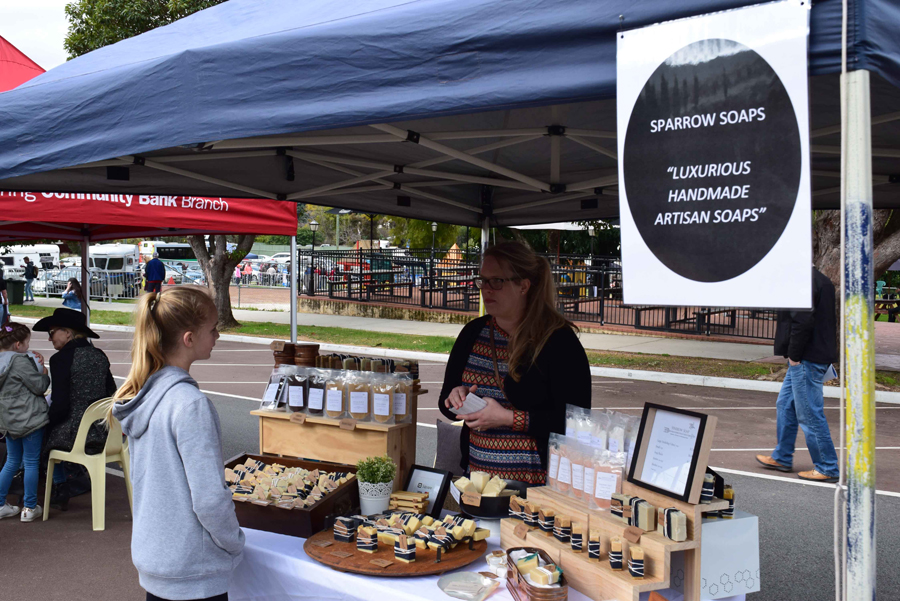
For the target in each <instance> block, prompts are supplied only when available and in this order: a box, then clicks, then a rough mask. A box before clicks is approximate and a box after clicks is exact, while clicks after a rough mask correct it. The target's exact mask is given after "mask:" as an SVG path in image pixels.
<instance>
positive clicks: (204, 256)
mask: <svg viewBox="0 0 900 601" xmlns="http://www.w3.org/2000/svg"><path fill="white" fill-rule="evenodd" d="M189 240H190V243H191V248H192V249H193V250H194V255H195V256H196V257H197V261H198V262H199V263H200V267H201V268H202V269H203V273H204V274H205V275H206V283H207V286H208V287H209V289H210V290H211V291H212V294H213V300H214V301H215V303H216V312H217V315H218V327H219V329H226V328H236V327H239V326H240V325H241V324H240V323H238V321H237V320H236V319H235V318H234V313H232V311H231V290H230V289H229V286H230V285H231V277H232V274H233V273H234V268H235V266H236V265H237V264H238V263H240V262H241V259H243V258H244V257H245V256H247V253H248V252H250V248H251V247H252V246H253V241H254V240H256V236H248V235H242V236H238V243H237V248H236V249H235V250H234V251H232V252H228V244H227V241H226V239H225V236H224V235H216V236H210V237H209V248H208V249H207V247H206V240H205V239H204V237H203V236H202V235H194V236H191V237H190V238H189Z"/></svg>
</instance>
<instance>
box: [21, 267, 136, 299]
mask: <svg viewBox="0 0 900 601" xmlns="http://www.w3.org/2000/svg"><path fill="white" fill-rule="evenodd" d="M90 275H91V284H90V298H91V299H95V300H106V301H112V300H117V299H133V298H137V297H138V296H140V293H141V274H140V272H137V271H136V272H132V273H110V272H105V271H100V270H96V269H91V270H90ZM71 278H75V279H76V280H77V281H78V282H79V283H81V268H80V267H66V268H63V269H51V270H42V271H41V272H40V273H39V274H38V277H37V278H36V279H35V280H34V283H33V284H32V287H31V289H32V292H33V293H34V294H36V295H38V296H46V297H47V298H49V297H51V296H62V295H63V293H65V291H66V288H67V287H68V285H69V280H70V279H71Z"/></svg>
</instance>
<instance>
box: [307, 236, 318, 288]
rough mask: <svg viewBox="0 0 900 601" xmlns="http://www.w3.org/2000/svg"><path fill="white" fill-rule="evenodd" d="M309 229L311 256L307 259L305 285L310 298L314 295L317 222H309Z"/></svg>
mask: <svg viewBox="0 0 900 601" xmlns="http://www.w3.org/2000/svg"><path fill="white" fill-rule="evenodd" d="M309 229H310V231H311V232H312V234H313V239H312V254H311V255H310V258H309V282H308V283H307V285H306V292H307V293H308V294H309V295H310V296H315V295H316V232H317V231H319V222H318V221H316V220H315V219H313V220H312V221H310V222H309Z"/></svg>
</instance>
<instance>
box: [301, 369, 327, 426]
mask: <svg viewBox="0 0 900 601" xmlns="http://www.w3.org/2000/svg"><path fill="white" fill-rule="evenodd" d="M328 373H329V372H328V370H327V369H309V370H307V378H306V413H307V414H308V415H312V416H323V415H325V383H326V382H327V381H328V377H327V376H328Z"/></svg>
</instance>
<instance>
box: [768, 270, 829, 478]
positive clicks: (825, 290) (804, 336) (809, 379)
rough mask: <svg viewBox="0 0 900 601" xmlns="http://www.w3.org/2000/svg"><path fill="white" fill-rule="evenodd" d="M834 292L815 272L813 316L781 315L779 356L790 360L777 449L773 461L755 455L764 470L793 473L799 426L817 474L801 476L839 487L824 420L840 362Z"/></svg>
mask: <svg viewBox="0 0 900 601" xmlns="http://www.w3.org/2000/svg"><path fill="white" fill-rule="evenodd" d="M835 322H836V319H835V301H834V286H833V285H832V283H831V280H829V279H828V278H827V277H825V276H824V275H823V274H822V273H821V272H820V271H819V270H818V269H815V268H813V309H812V311H779V312H778V324H777V327H776V328H775V354H776V355H781V356H783V357H785V358H786V359H787V360H788V370H787V375H785V377H784V383H783V384H782V386H781V392H779V393H778V401H777V402H776V408H777V412H778V423H777V429H778V445H777V446H776V447H775V450H774V451H772V455H771V456H769V455H757V456H756V460H757V461H758V462H759V463H761V464H762V465H763V466H764V467H766V468H769V469H774V470H778V471H780V472H791V471H793V467H792V466H793V461H794V443H795V442H796V440H797V426H798V425H799V426H800V427H801V428H802V429H803V436H804V437H805V438H806V446H807V447H809V455H810V457H811V458H812V461H813V465H814V466H815V469H813V470H810V471H808V472H800V473H799V474H797V475H798V476H799V477H800V478H801V479H803V480H812V481H815V482H837V481H838V476H839V473H840V468H839V467H838V459H837V453H836V452H835V450H834V443H833V442H832V441H831V432H830V431H829V429H828V421H827V420H826V419H825V407H824V404H825V402H824V398H823V396H822V385H823V382H824V380H825V373H826V372H827V371H828V368H829V367H830V366H831V364H832V363H834V362H835V361H837V358H838V357H837V345H836V343H835V334H836V330H837V328H836V324H835Z"/></svg>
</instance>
